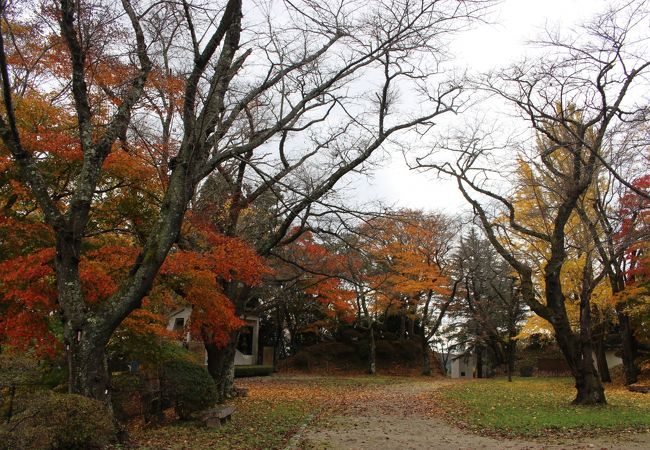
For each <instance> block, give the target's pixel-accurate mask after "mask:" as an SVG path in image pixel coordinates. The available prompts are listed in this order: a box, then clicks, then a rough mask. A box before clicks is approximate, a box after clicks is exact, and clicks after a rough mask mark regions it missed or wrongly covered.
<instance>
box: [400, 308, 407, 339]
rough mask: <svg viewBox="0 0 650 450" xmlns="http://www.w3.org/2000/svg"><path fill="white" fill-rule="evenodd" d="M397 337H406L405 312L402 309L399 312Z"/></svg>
mask: <svg viewBox="0 0 650 450" xmlns="http://www.w3.org/2000/svg"><path fill="white" fill-rule="evenodd" d="M398 336H399V339H405V338H406V314H404V310H403V309H401V310H400V312H399V335H398Z"/></svg>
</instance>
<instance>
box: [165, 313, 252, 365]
mask: <svg viewBox="0 0 650 450" xmlns="http://www.w3.org/2000/svg"><path fill="white" fill-rule="evenodd" d="M191 315H192V307H190V306H186V307H184V308H181V309H179V310H178V311H175V312H174V313H172V314H170V315H169V321H168V322H167V329H168V330H171V331H181V330H184V329H186V328H185V327H186V325H187V324H188V322H189V320H190V316H191ZM242 319H243V320H245V321H246V325H245V326H244V327H243V329H242V330H241V333H240V334H239V342H238V343H237V349H236V350H235V365H236V366H248V365H254V364H257V358H258V349H259V332H260V318H259V317H258V316H253V315H248V316H246V317H242ZM183 341H184V342H186V343H187V344H188V347H189V348H190V349H191V350H196V349H201V348H202V344H201V343H199V342H197V341H193V340H192V339H191V336H190V332H189V331H187V332H186V333H185V336H184V337H183ZM203 351H204V352H205V350H203ZM207 363H208V356H207V354H206V355H205V364H207Z"/></svg>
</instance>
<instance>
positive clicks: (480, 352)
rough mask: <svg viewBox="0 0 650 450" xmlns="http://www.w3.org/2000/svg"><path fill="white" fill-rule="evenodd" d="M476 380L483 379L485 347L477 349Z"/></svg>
mask: <svg viewBox="0 0 650 450" xmlns="http://www.w3.org/2000/svg"><path fill="white" fill-rule="evenodd" d="M476 378H483V347H480V346H479V347H476Z"/></svg>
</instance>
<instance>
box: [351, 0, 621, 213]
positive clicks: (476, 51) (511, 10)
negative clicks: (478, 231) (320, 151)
mask: <svg viewBox="0 0 650 450" xmlns="http://www.w3.org/2000/svg"><path fill="white" fill-rule="evenodd" d="M609 3H611V2H610V1H608V0H504V1H503V2H502V3H501V4H500V5H498V6H497V7H496V10H495V13H494V16H493V18H492V20H491V22H492V23H490V24H482V25H479V26H476V27H475V29H473V30H471V31H469V32H466V33H463V34H462V35H459V36H458V38H457V39H456V40H455V41H454V44H453V47H452V52H453V54H454V55H456V56H457V58H458V61H457V63H458V64H460V65H466V66H467V67H468V68H469V69H470V70H476V71H486V70H489V69H490V68H492V67H500V66H505V65H508V64H509V63H511V62H514V61H517V60H519V59H521V58H522V57H523V56H524V54H525V52H526V42H527V41H529V40H533V39H535V38H536V37H538V36H539V35H540V34H541V33H542V31H543V30H544V28H545V27H547V26H548V27H560V29H564V28H571V27H573V26H575V25H579V24H580V23H583V22H585V21H587V20H589V19H590V18H591V17H593V16H594V15H595V14H596V13H597V12H599V11H602V10H604V9H605V8H606V7H607V5H608V4H609ZM383 166H384V167H383V168H382V169H379V170H376V171H375V172H374V177H373V179H371V180H354V185H355V191H354V192H355V196H358V197H361V198H365V199H367V200H380V201H382V202H383V203H386V204H389V205H394V206H399V207H410V208H422V209H426V210H432V209H443V210H445V211H447V212H450V213H453V212H456V211H457V210H459V209H461V208H464V207H465V203H464V201H463V199H462V197H461V196H460V193H458V191H457V189H456V188H455V186H454V184H453V183H451V182H450V181H443V180H437V179H434V178H433V175H431V174H422V173H416V172H413V171H409V170H408V168H407V167H406V165H405V164H404V161H403V158H402V157H401V155H393V157H392V160H390V161H388V160H387V161H385V162H384V163H383Z"/></svg>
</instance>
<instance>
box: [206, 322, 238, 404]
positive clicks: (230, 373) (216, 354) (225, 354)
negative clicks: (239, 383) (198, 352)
mask: <svg viewBox="0 0 650 450" xmlns="http://www.w3.org/2000/svg"><path fill="white" fill-rule="evenodd" d="M238 339H239V332H238V331H236V332H233V333H231V334H230V340H229V342H228V344H227V345H226V346H225V347H223V348H217V346H216V345H214V344H211V343H206V344H204V345H205V351H206V352H207V356H208V372H210V375H211V376H212V378H213V379H214V382H215V383H216V385H217V392H218V393H219V401H220V402H223V401H224V400H226V399H228V398H232V397H233V396H234V378H235V351H236V348H237V340H238Z"/></svg>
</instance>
